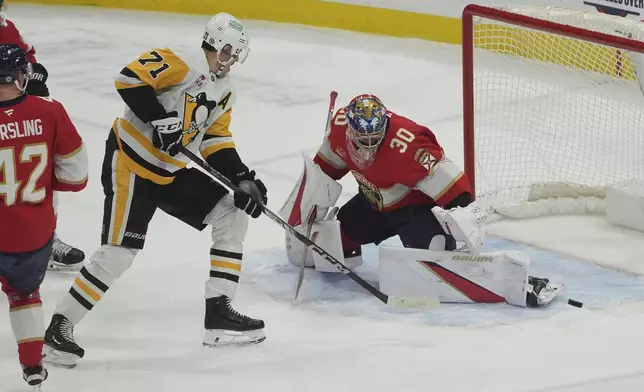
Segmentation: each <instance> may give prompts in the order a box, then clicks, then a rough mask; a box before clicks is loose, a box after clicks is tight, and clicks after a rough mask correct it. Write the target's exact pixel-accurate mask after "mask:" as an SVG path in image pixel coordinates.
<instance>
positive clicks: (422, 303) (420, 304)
mask: <svg viewBox="0 0 644 392" xmlns="http://www.w3.org/2000/svg"><path fill="white" fill-rule="evenodd" d="M179 151H180V152H181V153H183V155H185V156H186V157H188V158H189V159H190V160H191V161H192V162H193V163H194V164H195V165H197V166H199V167H200V168H201V169H203V170H204V171H205V172H206V173H208V174H209V175H210V176H211V177H213V178H214V179H215V180H217V181H218V182H219V183H220V184H222V185H224V186H225V187H227V188H228V189H230V190H232V191H233V192H238V193H242V194H245V195H248V196H249V197H251V198H252V196H251V195H249V194H247V193H246V192H244V191H243V190H241V189H240V188H239V187H238V186H236V185H235V184H233V183H232V182H231V181H230V180H229V179H228V177H226V176H224V175H223V174H221V173H219V172H218V171H217V170H215V169H214V168H213V167H212V166H210V165H209V164H208V163H207V162H205V161H204V160H203V159H201V158H200V157H198V156H197V155H196V154H195V153H193V152H192V151H190V150H188V149H187V148H186V147H185V146H180V147H179ZM253 200H254V199H253ZM255 202H256V203H257V204H259V205H260V207H261V209H262V212H263V213H264V215H266V216H267V217H268V218H270V219H271V220H272V221H273V222H275V223H277V224H278V225H280V226H282V228H283V229H284V230H288V231H289V232H290V233H291V234H292V235H293V236H294V237H295V238H297V239H298V240H299V241H301V242H302V243H303V244H304V245H306V246H307V247H310V248H311V249H312V250H313V251H314V252H315V253H317V254H318V255H320V256H322V257H324V259H325V260H326V261H328V262H329V263H331V264H332V265H333V266H334V267H335V268H337V269H338V270H339V271H340V272H342V273H343V274H345V275H347V276H348V277H349V278H350V279H351V280H353V281H354V282H356V283H357V284H359V285H360V286H361V287H362V288H364V289H365V290H367V291H368V292H369V293H370V294H371V295H373V296H374V297H376V298H378V299H379V300H380V301H381V302H382V303H384V304H386V305H388V306H391V307H397V308H435V307H438V306H440V302H439V301H438V298H429V297H427V298H426V297H393V296H389V295H387V294H385V293H383V292H382V291H380V290H378V289H377V288H375V287H373V286H372V285H371V284H369V282H367V281H366V280H364V279H362V278H361V277H360V276H359V275H358V274H356V273H355V272H353V271H351V270H350V269H349V268H348V267H347V266H346V265H344V264H342V263H341V262H340V261H338V259H336V258H335V257H333V256H332V255H331V254H330V253H329V252H327V251H325V250H324V249H322V248H321V247H319V246H317V245H316V244H315V243H314V242H313V241H311V240H310V239H308V238H307V237H305V236H304V235H303V234H300V233H299V232H298V231H297V230H295V228H294V227H293V226H291V225H289V224H288V222H286V221H285V220H284V219H282V218H281V217H280V216H279V215H277V214H276V213H274V212H273V211H271V210H270V209H268V207H266V206H265V205H264V204H262V203H261V201H257V200H255Z"/></svg>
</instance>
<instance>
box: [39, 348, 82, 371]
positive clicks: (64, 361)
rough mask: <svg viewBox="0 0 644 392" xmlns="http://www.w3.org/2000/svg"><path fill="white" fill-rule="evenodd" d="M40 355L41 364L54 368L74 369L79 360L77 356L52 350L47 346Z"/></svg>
mask: <svg viewBox="0 0 644 392" xmlns="http://www.w3.org/2000/svg"><path fill="white" fill-rule="evenodd" d="M42 354H43V358H42V360H43V362H45V363H48V364H50V365H53V366H56V367H60V368H65V369H73V368H75V367H76V365H78V360H79V359H80V357H79V356H78V355H74V354H70V353H65V352H62V351H58V350H54V349H53V348H51V347H49V346H47V345H44V346H43V351H42Z"/></svg>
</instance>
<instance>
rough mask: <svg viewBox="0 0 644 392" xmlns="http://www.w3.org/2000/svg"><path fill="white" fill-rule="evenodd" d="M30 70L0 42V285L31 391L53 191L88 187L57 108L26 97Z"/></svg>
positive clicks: (83, 159) (40, 374)
mask: <svg viewBox="0 0 644 392" xmlns="http://www.w3.org/2000/svg"><path fill="white" fill-rule="evenodd" d="M30 72H31V68H30V66H29V63H28V61H27V56H26V55H25V53H24V52H23V51H22V49H21V48H20V47H19V46H17V45H13V44H0V283H1V285H2V291H4V292H5V293H6V294H7V297H8V299H9V314H10V319H11V326H12V328H13V332H14V335H15V337H16V341H17V343H18V358H19V361H20V364H21V365H22V368H23V377H24V379H25V381H27V382H28V383H29V384H30V385H34V386H38V385H40V384H41V383H42V382H43V381H44V380H45V379H46V378H47V371H46V370H45V369H44V368H43V367H42V347H43V337H44V334H45V325H44V318H43V312H42V304H41V300H40V294H39V287H40V284H41V282H42V280H43V278H44V275H45V271H46V269H47V264H48V260H49V257H50V254H51V252H52V247H53V236H54V230H55V227H56V216H55V214H54V207H53V203H52V197H53V191H72V192H75V191H80V190H82V189H83V188H85V186H86V184H87V155H86V152H85V149H84V147H83V143H82V139H81V137H80V136H79V134H78V132H77V131H76V128H75V127H74V125H73V124H72V122H71V120H70V119H69V117H68V115H67V113H66V111H65V109H64V108H63V106H62V105H61V104H60V103H58V102H56V101H54V100H52V99H50V98H42V97H35V96H29V95H27V94H25V89H26V86H27V85H28V83H29V81H30V80H29V76H30Z"/></svg>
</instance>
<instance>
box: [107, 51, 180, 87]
mask: <svg viewBox="0 0 644 392" xmlns="http://www.w3.org/2000/svg"><path fill="white" fill-rule="evenodd" d="M188 72H190V67H189V66H188V65H187V64H186V63H185V62H184V61H183V60H182V59H181V58H179V56H177V55H176V54H175V53H174V52H172V50H170V49H168V48H163V49H154V50H151V51H149V52H147V53H144V54H142V55H141V56H139V58H137V59H136V60H134V61H132V62H131V63H130V64H128V65H127V66H126V67H125V69H124V70H123V71H122V72H121V74H120V75H119V76H118V77H117V78H116V81H115V85H116V88H117V89H119V88H120V89H123V88H131V87H138V86H140V85H141V82H143V83H145V84H147V85H149V86H151V87H152V88H153V89H154V90H156V91H158V90H162V89H164V88H167V87H170V86H174V85H177V84H179V83H181V82H182V81H183V80H184V79H185V78H186V76H187V75H188Z"/></svg>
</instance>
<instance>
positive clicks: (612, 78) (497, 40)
mask: <svg viewBox="0 0 644 392" xmlns="http://www.w3.org/2000/svg"><path fill="white" fill-rule="evenodd" d="M499 8H503V9H505V10H507V11H511V12H513V13H517V14H521V15H528V16H533V17H537V18H539V19H543V20H548V21H552V22H557V23H561V24H566V25H572V26H576V27H581V28H584V29H588V30H592V31H599V32H604V33H607V34H611V35H616V36H620V37H632V38H633V39H639V38H640V37H644V24H641V23H639V22H636V21H631V20H628V19H625V18H620V17H612V16H609V15H604V14H599V13H596V12H582V11H574V10H567V9H558V8H552V7H499ZM473 31H474V33H473V34H474V36H473V42H474V55H473V64H474V65H473V67H474V143H475V153H474V156H475V167H476V176H475V180H476V193H477V199H478V200H479V203H481V204H482V205H483V206H486V207H492V208H494V209H495V210H497V211H499V212H501V213H507V214H508V215H513V216H517V217H520V216H534V215H543V214H552V213H558V212H567V213H570V212H572V213H580V212H593V211H598V210H601V208H598V207H597V206H596V205H594V204H592V203H591V204H590V205H589V204H588V199H587V197H591V200H595V199H596V198H600V199H601V198H602V197H603V196H604V195H605V189H606V186H607V185H609V184H615V183H619V182H622V181H625V180H630V179H633V178H638V179H643V178H644V96H643V94H642V92H641V90H640V86H639V83H638V82H637V80H636V77H635V73H634V71H633V64H632V62H631V54H629V53H626V52H624V51H621V50H617V49H615V48H612V47H610V46H604V45H598V44H594V43H590V42H587V41H583V40H577V39H572V38H568V37H566V36H565V34H564V33H561V34H554V33H544V32H539V31H537V30H534V29H530V28H524V27H519V26H517V25H513V24H505V23H499V22H496V21H493V20H490V19H485V18H482V17H475V18H474V25H473ZM640 74H642V73H640ZM642 76H644V75H642ZM557 197H565V198H568V200H567V201H566V203H567V204H565V203H564V204H561V205H563V206H564V207H563V208H558V207H552V206H550V207H546V208H541V207H539V208H536V209H535V208H534V207H523V206H527V205H529V204H526V203H527V202H531V201H536V200H539V199H543V198H555V199H550V200H557V199H556V198H557ZM571 197H581V198H579V199H577V203H576V204H574V207H569V206H570V205H572V204H571V203H570V198H571ZM536 204H539V202H537V203H536ZM533 205H534V204H533ZM526 208H527V209H526ZM513 211H514V212H513Z"/></svg>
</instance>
